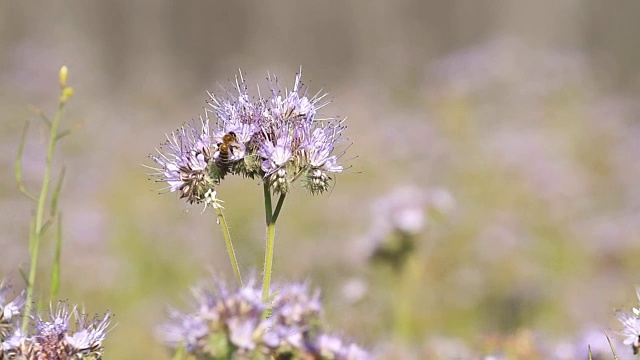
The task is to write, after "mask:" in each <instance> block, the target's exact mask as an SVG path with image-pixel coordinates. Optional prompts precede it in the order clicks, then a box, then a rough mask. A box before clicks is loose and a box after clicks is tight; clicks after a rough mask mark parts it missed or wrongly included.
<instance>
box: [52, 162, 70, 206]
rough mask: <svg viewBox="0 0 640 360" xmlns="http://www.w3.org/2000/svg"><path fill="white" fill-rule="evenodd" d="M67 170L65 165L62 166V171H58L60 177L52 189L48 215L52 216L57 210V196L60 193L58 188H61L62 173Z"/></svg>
mask: <svg viewBox="0 0 640 360" xmlns="http://www.w3.org/2000/svg"><path fill="white" fill-rule="evenodd" d="M66 172H67V168H66V167H64V166H63V167H62V171H61V172H60V177H59V178H58V183H57V184H56V187H55V189H54V190H53V194H52V196H51V209H50V211H49V215H50V216H51V217H54V216H55V215H56V212H57V211H58V198H59V195H60V190H62V182H63V181H64V175H65V173H66Z"/></svg>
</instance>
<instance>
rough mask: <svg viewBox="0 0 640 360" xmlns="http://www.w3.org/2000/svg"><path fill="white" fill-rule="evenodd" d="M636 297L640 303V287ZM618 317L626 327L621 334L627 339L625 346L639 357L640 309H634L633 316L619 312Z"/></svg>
mask: <svg viewBox="0 0 640 360" xmlns="http://www.w3.org/2000/svg"><path fill="white" fill-rule="evenodd" d="M636 296H637V297H638V302H639V303H640V287H638V288H636ZM616 316H617V317H618V320H619V321H620V322H621V323H622V325H623V326H624V329H622V332H621V334H622V335H623V336H624V337H625V340H624V344H625V345H627V346H630V347H631V348H632V349H633V354H634V355H637V354H638V351H639V350H640V307H637V308H635V307H634V308H632V309H631V314H629V313H627V312H624V311H617V312H616Z"/></svg>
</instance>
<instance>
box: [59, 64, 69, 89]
mask: <svg viewBox="0 0 640 360" xmlns="http://www.w3.org/2000/svg"><path fill="white" fill-rule="evenodd" d="M68 75H69V69H68V68H67V66H66V65H65V66H63V67H61V68H60V87H61V88H63V89H64V88H66V87H67V76H68Z"/></svg>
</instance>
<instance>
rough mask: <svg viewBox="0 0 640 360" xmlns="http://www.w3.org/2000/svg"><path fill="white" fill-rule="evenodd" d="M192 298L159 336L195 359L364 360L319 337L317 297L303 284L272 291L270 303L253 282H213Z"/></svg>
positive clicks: (361, 354)
mask: <svg viewBox="0 0 640 360" xmlns="http://www.w3.org/2000/svg"><path fill="white" fill-rule="evenodd" d="M192 295H193V299H192V307H191V308H192V311H189V312H184V313H183V312H180V311H177V310H172V311H171V313H170V320H169V322H168V323H167V324H165V325H163V326H162V327H161V328H160V329H159V330H160V331H159V335H160V337H161V339H162V340H163V342H164V343H165V344H166V345H168V346H169V347H171V348H174V349H177V348H178V347H181V348H183V349H185V350H186V351H187V352H188V353H189V354H191V355H195V356H196V358H234V359H236V358H243V359H244V358H251V359H253V358H260V359H261V358H269V357H273V358H292V356H294V355H296V356H297V355H304V356H302V358H307V357H308V358H314V359H316V358H318V359H319V358H324V357H319V356H320V355H323V356H324V354H326V355H327V356H330V357H329V358H332V359H354V360H356V359H366V357H365V355H366V353H364V352H363V351H362V350H360V349H359V348H358V347H357V346H355V345H348V344H344V343H343V342H342V340H340V339H339V338H336V337H331V338H330V339H329V338H327V339H324V338H323V337H322V336H323V335H322V332H321V330H322V329H321V328H320V325H321V321H320V316H321V313H322V304H321V303H320V299H319V297H320V294H319V292H318V291H310V290H309V285H308V284H307V283H303V284H291V285H284V286H280V287H276V292H275V295H274V297H273V300H272V302H271V304H268V303H266V304H265V303H264V302H263V301H262V295H261V289H260V288H259V287H257V286H256V285H255V281H254V280H250V281H249V282H248V283H247V284H245V285H244V286H240V287H228V286H226V285H225V284H224V283H222V282H220V281H217V282H216V286H213V287H211V286H209V287H199V288H196V289H194V290H193V291H192ZM267 313H268V314H269V315H268V316H265V314H267ZM325 340H333V343H334V345H333V346H328V345H327V344H326V342H327V341H325ZM327 348H329V350H328V351H327V350H326V349H327ZM293 358H298V357H295V356H294V357H293Z"/></svg>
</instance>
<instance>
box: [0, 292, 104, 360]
mask: <svg viewBox="0 0 640 360" xmlns="http://www.w3.org/2000/svg"><path fill="white" fill-rule="evenodd" d="M8 290H9V287H8V286H5V285H4V281H3V282H2V283H0V310H2V311H1V312H0V360H5V359H7V360H8V359H51V360H63V359H64V360H67V359H92V360H98V359H101V358H102V351H103V347H102V341H103V340H104V339H105V336H106V333H107V331H108V328H109V325H110V318H111V315H110V314H109V313H107V314H105V315H104V317H102V318H97V317H89V316H87V314H85V313H84V311H80V310H78V308H77V307H75V306H74V307H71V308H70V307H69V306H68V305H67V304H66V303H62V302H61V303H58V304H57V305H56V307H55V308H53V307H50V308H49V313H48V314H47V316H46V317H42V316H40V315H38V314H36V315H33V316H30V318H31V319H32V321H33V324H30V325H32V326H30V327H29V328H30V329H29V330H28V331H27V332H26V333H23V331H22V329H21V320H22V314H21V313H22V311H23V308H24V305H25V299H26V296H25V294H24V292H22V293H21V294H20V295H18V296H17V297H16V298H14V299H13V300H12V301H9V302H6V299H5V297H6V294H7V292H8ZM72 319H74V320H73V321H72ZM72 323H73V325H72Z"/></svg>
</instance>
